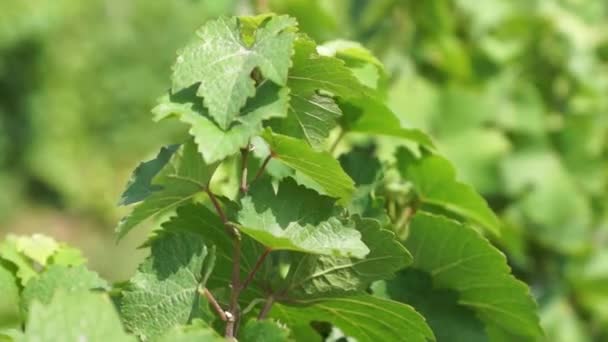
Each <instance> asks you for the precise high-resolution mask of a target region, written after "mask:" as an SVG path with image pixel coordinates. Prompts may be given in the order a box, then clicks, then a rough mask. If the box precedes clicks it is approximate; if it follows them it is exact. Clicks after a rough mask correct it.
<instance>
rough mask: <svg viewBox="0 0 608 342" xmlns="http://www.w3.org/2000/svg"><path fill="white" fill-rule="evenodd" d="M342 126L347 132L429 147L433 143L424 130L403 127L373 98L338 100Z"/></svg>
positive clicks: (391, 113) (433, 146) (388, 110)
mask: <svg viewBox="0 0 608 342" xmlns="http://www.w3.org/2000/svg"><path fill="white" fill-rule="evenodd" d="M340 108H341V109H342V112H343V114H344V115H343V118H344V120H343V126H344V129H345V130H346V131H348V132H357V133H367V134H376V135H386V136H392V137H397V138H403V139H406V140H410V141H413V142H415V143H418V144H420V145H423V146H425V147H428V148H430V149H434V148H435V145H434V144H433V141H432V140H431V138H430V137H429V136H428V135H426V134H425V133H424V132H422V131H420V130H418V129H415V128H403V127H402V124H401V122H400V121H399V119H398V118H397V116H396V115H395V113H393V112H392V111H391V110H390V109H389V108H388V107H387V106H386V105H384V104H383V103H382V102H380V101H378V100H375V99H373V98H369V97H368V98H364V99H358V100H349V101H347V102H340Z"/></svg>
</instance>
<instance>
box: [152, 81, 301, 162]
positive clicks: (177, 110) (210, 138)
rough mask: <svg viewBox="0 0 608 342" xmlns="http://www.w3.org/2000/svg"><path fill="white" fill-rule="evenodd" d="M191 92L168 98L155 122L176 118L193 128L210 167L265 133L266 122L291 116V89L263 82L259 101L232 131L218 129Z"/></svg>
mask: <svg viewBox="0 0 608 342" xmlns="http://www.w3.org/2000/svg"><path fill="white" fill-rule="evenodd" d="M193 90H194V89H192V88H189V89H187V90H184V91H182V92H181V93H179V94H173V95H165V96H163V97H161V98H160V99H159V103H158V105H157V106H156V107H155V108H154V109H153V110H152V112H153V113H154V114H155V120H156V121H158V120H162V119H164V118H167V117H170V116H175V117H177V118H178V119H179V120H180V121H182V122H184V123H186V124H188V125H189V126H190V131H189V132H190V135H192V136H193V137H194V141H195V142H196V144H197V145H198V151H199V152H200V153H201V154H202V155H203V158H204V159H205V161H206V162H207V163H208V164H211V163H215V162H217V161H220V160H222V159H224V158H226V157H227V156H230V155H233V154H235V153H237V152H238V151H239V150H240V149H241V148H243V147H244V146H246V145H247V143H248V141H249V139H250V138H251V137H253V136H255V135H257V134H259V133H260V132H262V130H263V127H262V121H264V120H266V119H270V118H273V117H284V116H286V115H287V104H288V96H287V94H288V92H289V89H287V88H280V87H278V86H276V85H275V84H273V83H272V82H269V81H262V82H261V83H260V84H259V85H258V86H257V90H256V95H255V97H253V98H251V99H249V101H248V102H247V104H246V105H245V107H244V108H243V109H242V110H241V115H240V116H238V117H237V118H236V119H235V122H234V123H233V124H232V125H231V126H230V127H229V128H228V129H222V128H220V127H218V126H217V125H216V124H215V123H214V122H213V120H212V119H211V118H210V117H209V115H208V111H207V110H206V109H205V108H204V107H203V106H202V105H201V104H200V103H198V101H196V96H195V95H194V94H191V91H193Z"/></svg>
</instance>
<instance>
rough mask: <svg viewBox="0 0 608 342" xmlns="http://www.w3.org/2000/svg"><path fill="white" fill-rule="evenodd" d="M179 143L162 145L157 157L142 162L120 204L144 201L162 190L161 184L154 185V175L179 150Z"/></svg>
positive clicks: (132, 176)
mask: <svg viewBox="0 0 608 342" xmlns="http://www.w3.org/2000/svg"><path fill="white" fill-rule="evenodd" d="M178 148H179V145H169V146H165V147H162V148H161V149H160V152H158V155H157V156H156V158H154V159H152V160H148V161H147V162H142V163H140V164H139V165H138V166H137V168H135V170H134V171H133V174H132V175H131V179H130V180H129V184H127V189H126V190H125V191H124V192H123V194H122V196H121V198H120V201H119V202H118V205H129V204H132V203H136V202H140V201H143V200H144V199H145V198H146V197H148V196H150V195H151V194H152V193H153V192H155V191H158V190H162V187H161V186H159V185H153V184H152V180H153V179H154V177H155V176H156V175H157V174H158V173H159V172H160V171H161V170H162V169H163V168H164V167H165V165H167V163H168V162H169V160H171V157H172V156H173V154H174V153H175V151H177V149H178Z"/></svg>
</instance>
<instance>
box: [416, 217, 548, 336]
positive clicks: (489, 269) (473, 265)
mask: <svg viewBox="0 0 608 342" xmlns="http://www.w3.org/2000/svg"><path fill="white" fill-rule="evenodd" d="M405 246H406V247H407V248H408V249H409V250H410V251H411V252H412V255H413V256H414V264H413V265H412V267H413V268H415V269H418V270H422V271H425V272H427V273H429V274H430V275H431V277H432V279H433V285H434V287H435V288H437V289H450V290H454V291H457V292H458V295H459V299H458V303H459V304H460V305H463V306H465V307H468V308H470V309H471V310H473V311H474V312H475V313H476V315H477V317H479V319H480V320H481V321H482V322H483V323H484V324H485V325H486V327H496V328H497V329H500V330H503V331H505V332H507V333H510V334H513V335H521V336H522V337H539V336H541V335H542V331H541V329H540V326H539V321H538V316H537V315H536V304H535V303H534V300H533V299H532V297H531V295H530V293H529V290H528V288H527V286H526V285H525V284H524V283H522V282H520V281H519V280H517V279H516V278H515V277H513V276H512V275H511V274H510V268H509V266H508V265H507V262H506V258H505V257H504V255H503V254H502V253H500V251H498V250H497V249H496V248H494V247H493V246H492V245H491V244H490V243H489V242H488V241H487V240H486V239H485V238H483V237H482V236H481V235H480V234H479V233H477V232H476V231H475V230H473V229H471V228H469V227H467V226H463V225H460V224H458V223H457V222H455V221H451V220H448V219H445V218H443V217H440V216H433V215H429V214H423V213H418V214H416V216H414V218H413V219H412V222H411V224H410V234H409V237H408V239H407V240H406V241H405Z"/></svg>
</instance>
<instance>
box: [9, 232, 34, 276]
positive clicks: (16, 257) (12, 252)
mask: <svg viewBox="0 0 608 342" xmlns="http://www.w3.org/2000/svg"><path fill="white" fill-rule="evenodd" d="M0 258H2V259H4V260H6V261H7V262H9V263H11V264H13V265H14V266H15V267H16V270H17V271H16V275H17V278H19V280H20V282H21V285H22V286H25V285H26V284H27V282H28V281H29V280H30V279H32V278H34V277H36V276H37V275H38V272H36V269H34V264H33V262H32V261H31V260H30V259H28V258H27V257H26V256H25V255H23V254H22V253H20V252H19V251H18V250H17V245H16V237H15V236H14V235H13V236H11V235H9V236H7V238H6V239H5V240H4V241H3V242H2V243H1V244H0Z"/></svg>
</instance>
